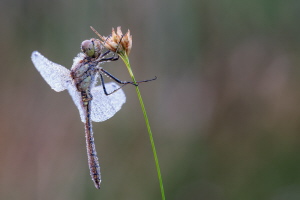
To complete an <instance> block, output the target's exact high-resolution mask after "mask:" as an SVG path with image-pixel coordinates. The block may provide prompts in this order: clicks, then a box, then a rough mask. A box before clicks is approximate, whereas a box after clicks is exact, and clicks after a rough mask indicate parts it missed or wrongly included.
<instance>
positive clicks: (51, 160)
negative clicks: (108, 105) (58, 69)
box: [0, 0, 300, 200]
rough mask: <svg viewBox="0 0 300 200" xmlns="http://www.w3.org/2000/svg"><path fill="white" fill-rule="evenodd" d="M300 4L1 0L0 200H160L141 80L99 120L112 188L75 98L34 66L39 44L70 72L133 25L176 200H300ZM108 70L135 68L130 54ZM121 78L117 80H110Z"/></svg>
mask: <svg viewBox="0 0 300 200" xmlns="http://www.w3.org/2000/svg"><path fill="white" fill-rule="evenodd" d="M299 9H300V2H299V1H295V0H294V1H269V0H261V1H258V0H254V1H221V0H217V1H208V0H206V1H204V0H199V1H196V0H194V1H193V0H187V1H184V0H172V1H171V0H167V1H157V0H151V1H135V0H127V1H115V0H111V1H93V0H88V1H78V0H77V1H68V0H67V1H59V0H54V1H45V0H41V1H37V0H23V1H21V0H14V1H8V0H2V1H1V2H0V16H1V17H0V25H1V31H0V34H1V37H0V44H1V48H0V53H1V73H0V91H1V106H0V113H1V115H0V199H13V200H15V199H22V200H27V199H28V200H29V199H30V200H33V199H44V200H47V199H49V200H50V199H51V200H52V199H62V200H68V199H72V200H75V199H130V200H132V199H143V200H148V199H149V200H150V199H160V190H159V184H158V180H157V175H156V170H155V164H154V160H153V155H152V150H151V146H150V142H149V139H148V134H147V130H146V126H145V123H144V120H143V116H142V112H141V109H140V107H139V102H138V100H137V96H136V93H135V89H134V87H131V86H127V87H125V88H124V90H125V93H126V96H127V102H126V104H125V105H124V106H123V108H122V109H121V111H120V112H119V113H117V114H116V115H115V116H114V117H113V118H112V119H110V120H108V121H105V122H102V123H93V128H94V132H95V141H96V148H97V152H98V155H99V158H100V165H101V172H102V185H101V187H102V188H101V189H100V191H99V190H96V189H95V188H94V186H93V183H92V181H91V180H90V176H89V170H88V165H87V156H86V149H85V139H84V126H83V124H82V123H81V121H80V118H79V113H78V111H77V108H76V107H75V105H74V103H73V102H72V100H71V98H70V96H69V94H68V93H67V92H66V91H64V92H61V93H56V92H55V91H53V90H51V88H50V87H49V86H48V85H47V84H46V82H45V81H44V80H43V79H42V77H41V76H40V74H39V73H38V72H37V71H36V69H35V68H34V66H33V64H32V62H31V60H30V55H31V52H32V51H34V50H38V51H39V52H41V53H42V54H43V55H45V56H46V57H47V58H49V59H50V60H52V61H53V62H56V63H59V64H61V65H64V66H66V67H67V68H70V67H71V65H72V60H73V57H74V56H76V55H77V53H78V52H79V51H80V48H79V47H80V43H81V42H82V41H83V40H85V39H89V38H92V37H96V35H95V34H94V33H93V32H92V31H91V30H90V28H89V26H93V27H94V28H95V29H96V30H97V31H98V32H99V33H100V34H103V35H108V34H109V33H110V32H111V28H112V27H117V26H122V29H123V31H124V32H125V31H126V30H127V29H130V31H131V34H132V35H133V48H132V51H131V55H130V60H131V64H132V68H133V71H134V72H135V76H136V78H137V79H139V80H144V79H149V78H152V77H154V76H157V77H158V79H157V80H156V81H154V82H150V83H147V84H142V85H141V86H140V89H141V92H142V96H143V98H144V101H145V102H144V103H145V105H146V109H147V111H148V114H149V120H150V124H151V127H152V129H153V130H152V131H153V134H154V140H155V142H156V148H157V153H158V157H159V161H160V165H161V172H162V176H163V181H164V187H165V192H166V198H167V199H173V200H179V199H193V200H195V199H197V200H198V199H199V200H202V199H203V200H253V199H255V200H259V199H262V200H266V199H268V200H286V199H288V200H296V199H297V200H298V199H300V192H299V191H300V156H299V154H300V107H299V102H300V92H299V91H300V70H299V63H300V59H299V58H300V57H299V54H300V26H299V17H300V16H299V15H300V12H299ZM104 68H105V69H106V70H107V71H109V72H110V73H112V74H113V75H115V76H116V77H118V78H120V79H122V80H129V79H130V77H129V75H128V73H127V71H126V68H125V66H124V64H123V63H122V61H118V62H113V63H107V64H105V65H104ZM107 81H109V80H107Z"/></svg>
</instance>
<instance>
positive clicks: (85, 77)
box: [71, 58, 99, 92]
mask: <svg viewBox="0 0 300 200" xmlns="http://www.w3.org/2000/svg"><path fill="white" fill-rule="evenodd" d="M74 64H75V63H74ZM98 64H99V62H97V61H90V59H87V58H84V59H83V60H80V61H79V62H78V63H76V64H75V65H73V66H72V68H71V77H72V79H73V81H74V83H75V85H76V87H77V90H78V91H80V92H81V91H87V90H90V89H91V86H93V85H94V82H95V80H96V77H97V72H98Z"/></svg>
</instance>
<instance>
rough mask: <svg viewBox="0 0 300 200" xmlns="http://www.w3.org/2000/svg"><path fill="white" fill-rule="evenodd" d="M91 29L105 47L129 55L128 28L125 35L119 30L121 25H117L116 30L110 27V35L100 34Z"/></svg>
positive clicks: (130, 43) (130, 36) (130, 41)
mask: <svg viewBox="0 0 300 200" xmlns="http://www.w3.org/2000/svg"><path fill="white" fill-rule="evenodd" d="M91 29H92V30H93V31H94V32H95V33H96V34H97V35H98V36H99V37H100V39H101V43H102V45H103V46H105V48H107V49H108V50H110V51H113V52H116V53H118V54H124V53H126V54H127V55H129V53H130V51H131V48H132V35H130V31H129V30H128V31H127V33H126V34H125V35H123V33H122V31H121V27H120V26H118V27H117V32H115V30H114V28H112V34H111V35H110V36H107V37H105V36H101V35H100V34H99V33H98V32H97V31H96V30H95V29H94V28H93V27H91Z"/></svg>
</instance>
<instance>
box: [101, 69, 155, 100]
mask: <svg viewBox="0 0 300 200" xmlns="http://www.w3.org/2000/svg"><path fill="white" fill-rule="evenodd" d="M100 70H101V72H103V73H104V74H106V75H107V76H109V77H110V78H112V79H113V80H114V81H116V82H117V83H119V84H122V86H120V87H119V88H117V89H115V90H114V91H112V92H110V93H108V92H107V91H106V88H105V84H104V79H103V76H102V74H101V73H100V79H101V83H102V86H103V90H104V93H105V94H106V95H110V94H112V93H114V92H116V91H118V90H119V89H121V88H122V87H124V86H125V85H128V84H131V85H134V86H138V85H139V83H145V82H149V81H154V80H156V79H157V77H156V76H155V77H154V78H153V79H149V80H143V81H136V82H135V83H134V82H132V81H121V80H120V79H118V78H116V77H115V76H113V75H112V74H110V73H109V72H107V71H106V70H104V69H102V68H101V69H100Z"/></svg>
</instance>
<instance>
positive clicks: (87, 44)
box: [81, 40, 95, 57]
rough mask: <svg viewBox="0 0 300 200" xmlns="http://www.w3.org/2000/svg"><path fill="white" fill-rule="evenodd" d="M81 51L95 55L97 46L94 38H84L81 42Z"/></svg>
mask: <svg viewBox="0 0 300 200" xmlns="http://www.w3.org/2000/svg"><path fill="white" fill-rule="evenodd" d="M81 51H82V52H83V53H84V54H85V55H87V56H88V57H95V47H94V43H93V41H92V40H84V41H83V42H82V43H81Z"/></svg>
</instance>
